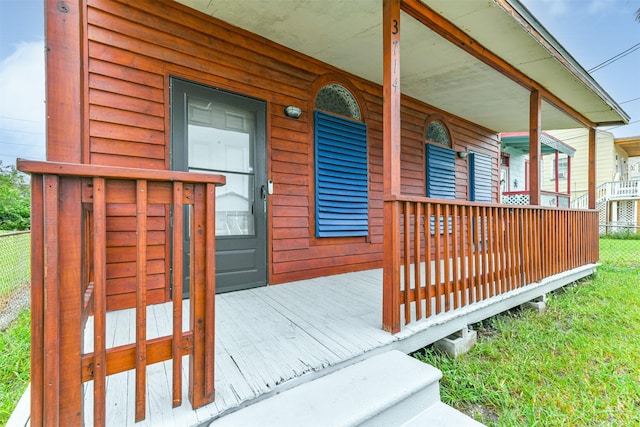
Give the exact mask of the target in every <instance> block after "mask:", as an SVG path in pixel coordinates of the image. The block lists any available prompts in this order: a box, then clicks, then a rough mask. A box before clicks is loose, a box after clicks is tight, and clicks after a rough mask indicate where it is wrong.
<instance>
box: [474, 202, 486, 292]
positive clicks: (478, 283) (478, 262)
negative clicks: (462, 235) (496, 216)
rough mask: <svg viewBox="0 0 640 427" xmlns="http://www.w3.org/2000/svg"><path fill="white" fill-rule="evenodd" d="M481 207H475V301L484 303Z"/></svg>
mask: <svg viewBox="0 0 640 427" xmlns="http://www.w3.org/2000/svg"><path fill="white" fill-rule="evenodd" d="M480 212H481V211H480V206H474V207H473V214H474V225H475V230H474V232H473V241H474V243H475V256H476V259H475V271H474V278H475V290H476V296H475V299H474V300H473V301H474V302H477V301H482V295H481V291H482V287H483V285H484V280H483V274H484V271H483V270H484V263H483V262H482V256H481V255H482V217H481V215H480Z"/></svg>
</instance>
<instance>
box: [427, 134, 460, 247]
mask: <svg viewBox="0 0 640 427" xmlns="http://www.w3.org/2000/svg"><path fill="white" fill-rule="evenodd" d="M425 153H426V165H427V171H426V185H427V197H432V198H434V199H455V198H456V153H455V151H453V150H452V149H450V148H447V147H443V146H440V145H435V144H426V146H425ZM435 220H436V218H435V216H433V215H432V216H431V234H432V235H433V234H435V228H436V227H435ZM445 222H446V223H447V229H448V231H449V233H451V231H452V228H451V227H452V225H451V217H448V218H445V217H443V216H441V217H440V218H438V223H439V224H440V226H439V229H440V234H444V228H445V225H444V224H445Z"/></svg>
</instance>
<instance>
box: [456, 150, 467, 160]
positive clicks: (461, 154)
mask: <svg viewBox="0 0 640 427" xmlns="http://www.w3.org/2000/svg"><path fill="white" fill-rule="evenodd" d="M457 154H458V157H460V158H461V159H466V158H467V154H469V153H467V152H466V151H458V153H457Z"/></svg>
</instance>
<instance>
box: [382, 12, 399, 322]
mask: <svg viewBox="0 0 640 427" xmlns="http://www.w3.org/2000/svg"><path fill="white" fill-rule="evenodd" d="M382 19H383V36H382V37H383V94H382V96H383V104H384V110H383V128H382V135H383V153H382V156H383V165H384V170H383V177H384V199H385V201H384V240H383V241H384V245H383V290H382V329H384V330H385V331H388V332H391V333H396V332H399V331H400V256H399V255H400V208H399V202H398V201H396V200H393V199H394V196H398V195H400V0H384V2H383V18H382Z"/></svg>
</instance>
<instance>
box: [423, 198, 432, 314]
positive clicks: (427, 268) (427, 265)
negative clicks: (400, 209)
mask: <svg viewBox="0 0 640 427" xmlns="http://www.w3.org/2000/svg"><path fill="white" fill-rule="evenodd" d="M431 215H432V210H431V203H428V202H427V203H425V206H424V290H425V296H424V299H425V315H426V316H427V317H429V316H431V294H432V293H431V286H432V285H431V273H432V271H431V249H432V244H431V242H432V240H431V238H432V237H431Z"/></svg>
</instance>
